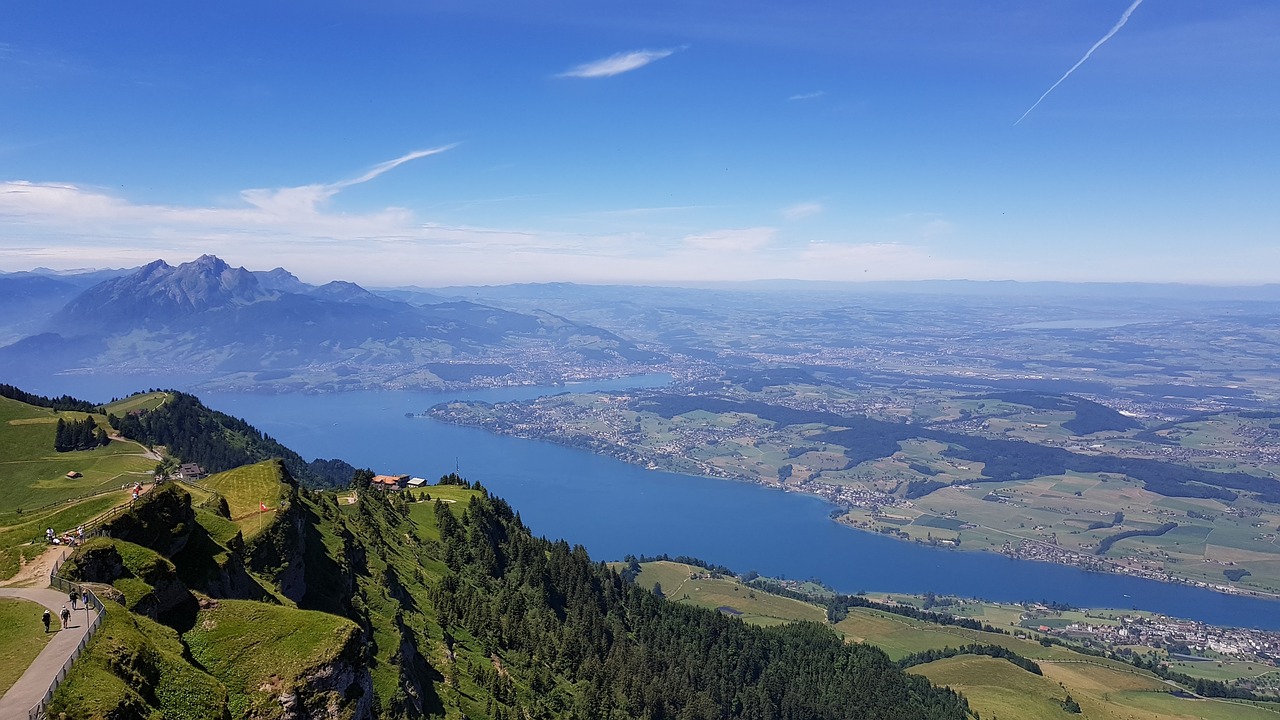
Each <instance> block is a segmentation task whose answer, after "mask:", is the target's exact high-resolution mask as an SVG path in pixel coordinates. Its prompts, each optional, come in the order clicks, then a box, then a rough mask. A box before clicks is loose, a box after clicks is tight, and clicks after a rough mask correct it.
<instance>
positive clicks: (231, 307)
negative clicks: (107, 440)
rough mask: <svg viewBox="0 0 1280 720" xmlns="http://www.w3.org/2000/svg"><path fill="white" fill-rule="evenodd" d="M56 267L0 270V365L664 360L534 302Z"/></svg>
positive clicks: (212, 373) (230, 373)
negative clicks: (2, 315)
mask: <svg viewBox="0 0 1280 720" xmlns="http://www.w3.org/2000/svg"><path fill="white" fill-rule="evenodd" d="M68 277H71V278H79V279H77V280H73V279H68ZM68 277H52V276H46V275H40V274H35V273H25V274H8V275H0V309H8V310H9V312H8V313H6V314H7V315H9V316H11V317H12V316H18V315H20V316H22V317H23V318H24V319H23V320H22V321H21V322H12V323H10V324H9V325H8V327H3V326H0V330H4V331H7V337H5V336H2V335H0V338H3V339H5V340H7V341H8V342H7V343H6V344H5V345H4V346H3V347H0V375H4V376H6V377H17V378H22V377H24V376H26V375H29V374H32V373H40V374H43V375H46V376H47V374H48V373H50V372H57V371H65V370H68V369H73V368H82V369H83V368H93V370H94V371H95V372H113V371H114V372H122V373H152V374H155V373H159V374H164V375H172V374H175V373H178V374H182V375H184V376H187V377H189V378H190V379H191V380H194V381H199V380H202V379H205V380H207V379H211V378H222V379H226V378H231V379H232V380H235V379H236V378H239V379H240V380H241V381H242V382H243V383H244V384H245V385H248V384H250V383H276V384H277V385H279V386H281V387H280V388H279V389H286V390H298V389H308V390H335V389H351V388H359V387H373V386H386V385H398V386H409V387H413V386H426V387H429V386H433V385H442V384H447V383H449V382H467V381H469V380H470V379H472V378H474V377H476V376H477V375H480V374H486V373H490V372H493V371H494V370H495V369H503V370H504V371H505V372H506V373H508V374H513V375H515V376H516V377H513V378H512V379H513V380H514V381H516V382H538V381H547V382H554V381H556V380H559V379H561V378H560V374H561V373H563V372H564V371H565V369H566V368H569V367H577V368H583V367H586V368H594V369H602V368H603V369H605V371H606V372H607V371H609V370H611V369H614V370H616V369H617V368H625V367H628V366H632V365H637V364H641V363H648V362H653V361H658V360H661V359H662V356H660V355H658V354H655V353H653V352H651V351H647V350H644V349H641V348H639V347H637V346H636V345H635V344H634V343H632V342H630V341H627V340H625V339H623V338H621V337H619V336H617V335H615V334H613V333H610V332H608V331H605V330H602V329H600V328H596V327H592V326H589V325H584V324H581V323H576V322H573V321H570V320H568V319H565V318H563V317H559V316H556V315H552V314H550V313H546V312H515V311H510V310H500V309H497V308H493V307H489V306H486V305H481V304H477V303H472V302H458V301H447V300H445V299H443V298H439V299H437V298H424V297H423V296H421V295H419V294H414V295H413V297H412V299H413V302H412V303H411V302H406V301H404V300H402V299H399V298H396V297H395V296H392V297H384V296H381V295H377V294H374V293H372V292H370V291H368V290H366V289H365V288H362V287H360V286H359V285H356V284H355V283H350V282H343V281H335V282H331V283H328V284H325V285H321V286H318V287H317V286H313V285H309V284H306V283H303V282H302V281H300V280H299V279H298V278H297V277H296V276H294V275H293V274H292V273H290V272H289V271H287V270H285V269H284V268H275V269H273V270H270V271H264V272H253V271H250V270H246V269H245V268H243V267H236V268H233V267H231V266H230V265H228V264H227V263H226V262H224V261H223V260H221V259H220V258H217V257H215V256H212V255H204V256H201V257H200V258H198V259H196V260H193V261H191V262H188V263H182V264H180V265H177V266H173V265H169V264H168V263H166V262H164V261H163V260H156V261H154V262H151V263H148V264H147V265H144V266H142V267H140V268H137V269H135V270H132V271H127V272H125V271H110V272H108V273H105V274H102V273H97V274H92V275H90V276H89V277H88V278H84V277H80V276H68ZM89 280H93V282H89ZM424 300H438V301H436V302H424ZM431 367H437V368H440V369H442V370H443V373H442V374H441V373H435V372H432V370H431V369H430V368H431ZM468 369H470V370H468ZM471 371H474V372H473V373H472V374H468V373H469V372H471ZM446 378H447V379H446Z"/></svg>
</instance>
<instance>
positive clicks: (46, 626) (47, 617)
mask: <svg viewBox="0 0 1280 720" xmlns="http://www.w3.org/2000/svg"><path fill="white" fill-rule="evenodd" d="M40 619H41V620H43V621H44V631H45V632H49V620H50V619H51V616H50V615H49V609H48V608H45V611H44V615H43V616H42V617H41V618H40Z"/></svg>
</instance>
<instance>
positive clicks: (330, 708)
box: [279, 632, 373, 720]
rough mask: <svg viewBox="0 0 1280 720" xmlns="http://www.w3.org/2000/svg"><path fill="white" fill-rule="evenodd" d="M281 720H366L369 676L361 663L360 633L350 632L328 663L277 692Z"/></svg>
mask: <svg viewBox="0 0 1280 720" xmlns="http://www.w3.org/2000/svg"><path fill="white" fill-rule="evenodd" d="M279 701H280V706H281V707H282V708H283V709H284V714H283V718H285V720H368V718H371V717H372V716H373V677H372V676H371V675H370V674H369V668H368V666H367V665H366V664H365V663H364V635H363V633H361V632H353V633H352V634H351V635H350V637H349V638H348V640H347V643H346V644H345V645H344V646H343V648H342V651H341V652H340V653H339V654H338V656H337V657H336V658H334V659H333V660H332V661H331V662H328V663H325V664H323V665H320V666H317V667H315V668H312V669H310V670H308V671H306V672H305V673H303V674H302V675H301V676H299V678H298V681H297V683H296V684H295V685H294V687H293V688H292V689H289V690H287V691H284V692H282V693H281V694H280V695H279Z"/></svg>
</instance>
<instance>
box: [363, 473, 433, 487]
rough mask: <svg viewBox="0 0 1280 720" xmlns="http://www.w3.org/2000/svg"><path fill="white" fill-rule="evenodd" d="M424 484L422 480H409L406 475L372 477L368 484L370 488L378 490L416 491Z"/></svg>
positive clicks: (418, 478) (424, 481)
mask: <svg viewBox="0 0 1280 720" xmlns="http://www.w3.org/2000/svg"><path fill="white" fill-rule="evenodd" d="M426 484H427V481H426V480H424V479H423V478H420V477H416V478H411V477H409V476H408V475H374V476H373V481H372V482H370V485H371V486H372V487H375V488H378V489H379V490H405V489H409V490H416V489H418V488H420V487H422V486H423V485H426Z"/></svg>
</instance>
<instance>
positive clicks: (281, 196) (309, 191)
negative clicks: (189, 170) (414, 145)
mask: <svg viewBox="0 0 1280 720" xmlns="http://www.w3.org/2000/svg"><path fill="white" fill-rule="evenodd" d="M455 147H457V143H454V144H451V145H443V146H441V147H436V148H429V149H427V150H414V151H413V152H410V153H405V154H404V155H401V156H400V157H398V158H396V159H394V160H388V161H386V162H384V163H378V164H377V165H374V166H373V167H372V168H370V169H369V170H368V171H366V172H365V173H363V174H361V175H358V176H356V177H353V178H348V179H346V180H339V181H337V182H333V183H329V184H327V185H302V186H300V187H289V188H270V189H267V188H256V189H250V190H242V191H241V192H240V198H241V199H242V200H244V201H245V202H247V203H249V204H250V205H252V206H254V207H256V208H260V209H262V210H265V211H268V212H272V213H284V214H295V213H299V212H307V211H312V212H314V211H315V208H316V206H317V205H319V204H320V203H322V202H324V201H325V200H328V199H329V198H331V197H333V196H334V195H337V194H338V193H339V192H340V191H342V190H343V189H345V188H349V187H351V186H352V185H360V184H361V183H367V182H369V181H370V180H373V179H375V178H377V177H378V176H380V175H383V174H385V173H387V172H390V171H392V170H394V169H396V168H398V167H400V166H401V165H403V164H405V163H407V162H409V161H411V160H417V159H418V158H424V157H428V156H431V155H438V154H439V153H442V152H445V151H447V150H452V149H453V148H455Z"/></svg>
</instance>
